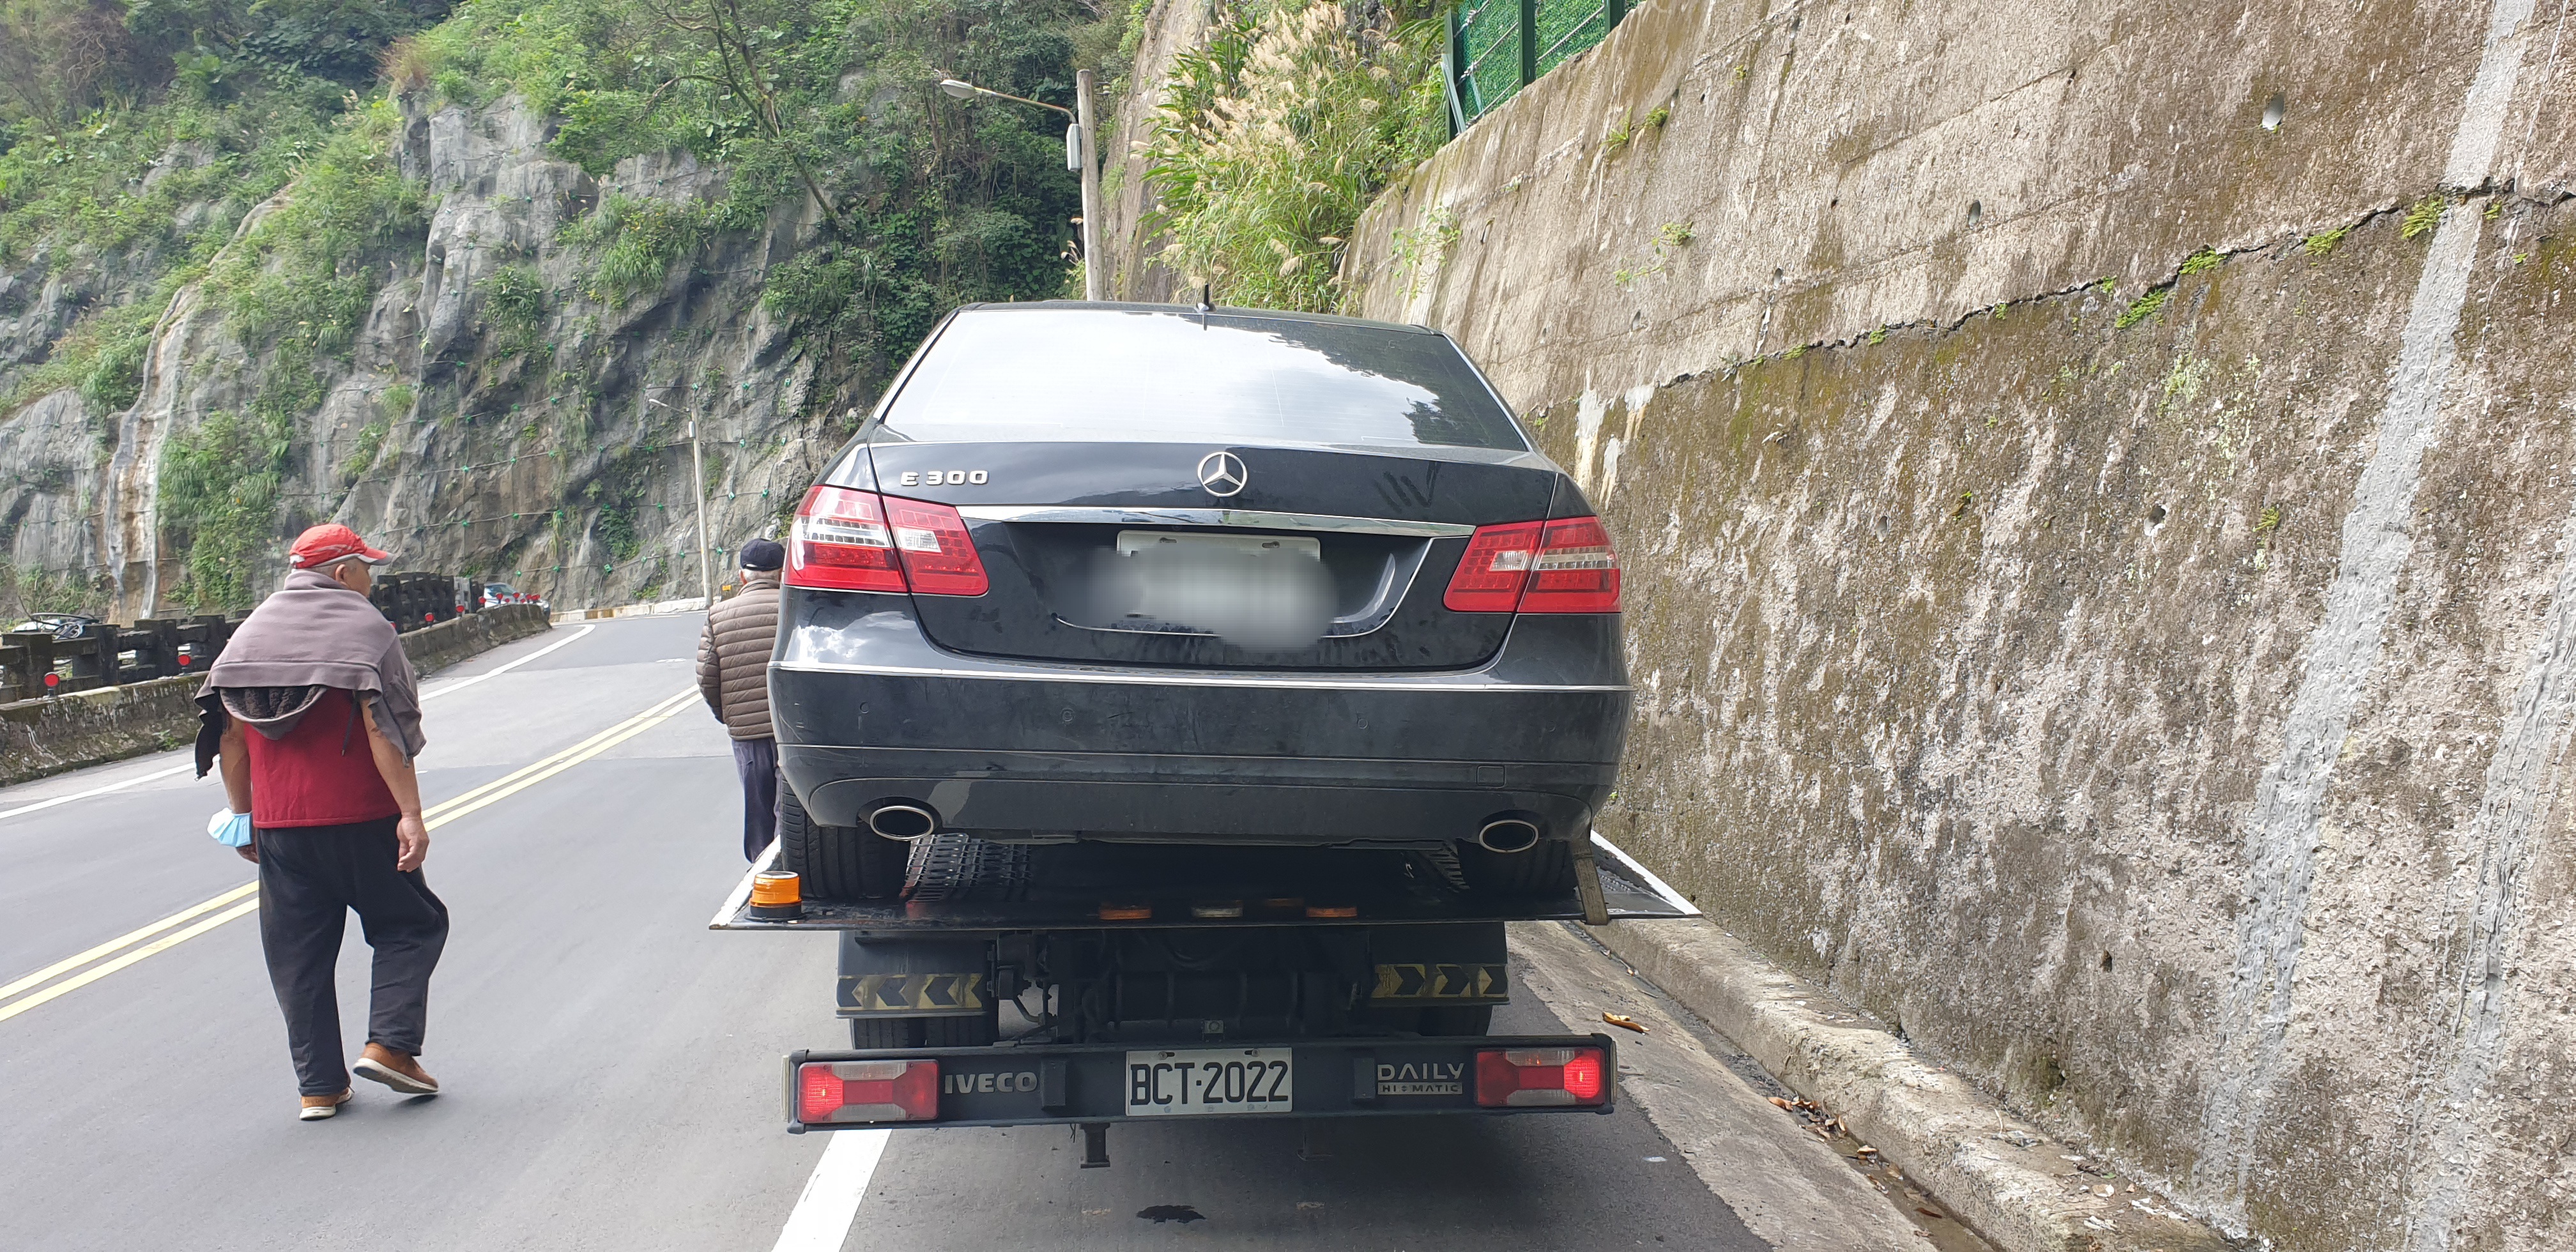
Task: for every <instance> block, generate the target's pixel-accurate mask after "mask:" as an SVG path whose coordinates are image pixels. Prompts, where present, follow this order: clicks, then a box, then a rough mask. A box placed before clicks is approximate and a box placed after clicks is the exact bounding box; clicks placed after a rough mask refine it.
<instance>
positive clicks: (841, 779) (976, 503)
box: [770, 303, 1629, 899]
mask: <svg viewBox="0 0 2576 1252" xmlns="http://www.w3.org/2000/svg"><path fill="white" fill-rule="evenodd" d="M787 538H788V544H787V549H788V557H787V567H786V573H785V590H784V592H783V598H782V600H781V602H780V619H779V641H778V649H777V652H776V654H775V659H774V662H773V665H772V667H771V670H770V693H771V694H770V707H771V708H772V709H773V710H774V711H775V718H776V721H777V730H778V743H779V762H780V767H781V769H782V771H783V772H784V774H785V776H786V780H787V783H788V787H787V788H786V794H785V795H784V796H783V798H782V803H781V828H780V838H781V843H782V852H783V854H784V858H785V861H786V863H787V867H788V868H790V869H795V870H798V871H799V872H800V873H802V874H803V875H804V877H805V890H806V892H807V893H808V894H809V895H813V896H816V897H817V898H842V899H860V898H871V897H883V896H886V895H889V894H891V893H893V892H894V891H895V890H897V889H898V888H899V887H900V885H901V881H902V874H903V866H904V854H905V847H904V843H903V841H905V840H911V839H918V838H921V837H923V836H927V835H930V834H933V833H938V832H957V833H962V834H968V835H973V836H975V837H977V838H979V839H983V840H991V841H998V842H1002V843H1056V842H1067V841H1093V840H1099V841H1113V842H1127V843H1172V844H1221V845H1227V844H1230V845H1288V846H1306V847H1351V848H1381V849H1384V848H1399V849H1422V850H1433V851H1454V852H1455V862H1454V863H1455V864H1456V866H1457V868H1458V871H1459V872H1460V874H1461V875H1462V876H1463V877H1464V879H1465V881H1466V883H1467V885H1468V886H1469V888H1470V889H1472V890H1476V891H1490V892H1505V893H1510V892H1540V891H1546V892H1555V891H1560V890H1563V889H1566V888H1567V887H1568V886H1569V885H1570V884H1571V883H1572V881H1573V878H1572V875H1573V862H1572V859H1571V858H1572V851H1573V848H1574V846H1575V843H1576V841H1578V840H1584V839H1587V838H1588V836H1589V832H1590V827H1591V821H1592V815H1593V811H1594V810H1595V809H1596V808H1597V807H1598V806H1599V805H1600V804H1601V802H1602V801H1603V799H1604V798H1605V797H1606V796H1607V795H1608V793H1609V790H1610V788H1611V785H1612V781H1613V777H1614V774H1615V772H1616V769H1617V764H1618V760H1619V749H1620V743H1621V739H1622V737H1623V735H1624V731H1625V725H1626V720H1627V713H1628V704H1629V688H1628V682H1627V674H1626V670H1625V667H1624V664H1623V661H1622V657H1621V648H1620V638H1619V566H1618V561H1617V558H1616V557H1615V556H1614V554H1613V553H1612V551H1611V545H1610V539H1609V535H1608V534H1607V532H1605V531H1604V529H1603V527H1602V524H1601V521H1600V519H1599V518H1598V517H1596V516H1595V515H1594V513H1593V510H1592V508H1591V506H1590V505H1589V504H1587V503H1586V502H1585V500H1584V497H1583V493H1582V492H1581V491H1580V490H1579V489H1578V488H1577V487H1576V485H1575V483H1574V481H1573V480H1572V479H1571V478H1569V477H1568V476H1567V475H1566V473H1565V472H1564V471H1563V470H1562V469H1560V468H1559V467H1558V466H1557V465H1556V464H1555V463H1554V462H1552V461H1550V460H1549V459H1548V458H1547V457H1546V456H1544V455H1542V454H1540V453H1539V452H1538V451H1537V450H1536V449H1534V448H1533V447H1532V446H1531V444H1530V441H1529V439H1528V437H1527V435H1526V434H1525V433H1524V432H1523V431H1522V429H1521V428H1520V426H1519V425H1518V424H1517V423H1516V422H1515V421H1514V419H1513V417H1512V415H1511V413H1510V411H1509V410H1508V409H1507V408H1506V407H1505V406H1504V404H1503V403H1502V401H1501V400H1500V399H1499V398H1498V397H1497V396H1496V395H1495V393H1494V390H1493V388H1492V387H1491V386H1489V385H1488V384H1487V383H1486V381H1485V380H1484V378H1483V377H1482V376H1481V375H1480V374H1479V373H1478V372H1477V370H1476V368H1475V367H1474V366H1473V365H1472V364H1470V363H1469V362H1468V360H1467V358H1466V357H1465V355H1464V354H1462V353H1461V352H1460V351H1459V349H1458V347H1457V345H1456V344H1454V343H1452V342H1451V341H1450V340H1449V339H1448V338H1447V337H1446V336H1444V335H1442V334H1440V333H1438V332H1435V331H1431V330H1426V329H1423V328H1421V327H1416V326H1396V325H1388V324H1382V323H1375V322H1362V321H1355V320H1350V319H1345V318H1335V317H1325V316H1317V315H1308V314H1293V313H1273V312H1259V311H1250V310H1232V309H1218V310H1204V311H1203V310H1193V309H1187V308H1179V307H1172V306H1146V305H1114V304H1074V303H1046V304H1027V305H983V306H975V307H969V308H965V309H961V310H959V311H958V312H956V313H955V314H953V315H951V316H950V317H949V318H948V319H947V320H946V321H944V322H943V323H941V325H940V326H939V327H938V329H936V330H935V331H933V332H932V334H931V335H930V337H929V339H928V340H927V341H926V342H925V343H924V344H923V346H922V348H921V349H920V351H919V352H917V353H916V354H915V355H914V357H913V359H912V361H911V362H910V364H908V365H907V366H906V367H905V369H904V370H903V372H902V373H901V374H900V375H899V376H898V377H897V378H896V380H895V381H894V383H893V384H892V385H891V387H890V388H889V389H888V393H887V395H886V397H885V398H884V399H883V401H882V402H880V404H879V405H878V407H877V409H876V411H875V412H874V413H873V414H871V415H870V417H869V418H868V420H867V421H866V423H865V424H864V425H863V426H862V427H861V429H860V431H859V433H858V435H857V437H856V438H855V439H854V440H853V441H852V442H851V444H850V445H849V447H848V448H847V449H845V450H844V451H843V452H842V453H841V454H840V455H839V456H838V457H837V458H836V459H835V460H834V461H833V463H832V465H831V466H830V468H829V470H828V471H827V472H826V473H825V474H824V476H823V478H822V480H821V481H820V482H819V483H818V484H817V485H815V486H814V487H813V488H812V489H811V491H809V492H808V493H807V495H806V497H805V499H804V502H803V504H802V505H801V506H800V507H799V508H798V510H797V514H796V519H795V522H794V524H793V526H792V528H791V532H790V534H789V535H788V537H787ZM1441 860H1442V863H1444V864H1447V863H1450V862H1449V860H1448V858H1447V857H1445V856H1443V857H1442V858H1441Z"/></svg>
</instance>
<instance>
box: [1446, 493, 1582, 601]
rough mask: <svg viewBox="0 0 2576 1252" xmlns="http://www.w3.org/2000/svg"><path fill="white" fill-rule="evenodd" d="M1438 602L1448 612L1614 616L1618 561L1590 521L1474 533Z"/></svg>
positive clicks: (1517, 524) (1533, 524)
mask: <svg viewBox="0 0 2576 1252" xmlns="http://www.w3.org/2000/svg"><path fill="white" fill-rule="evenodd" d="M1440 603H1441V604H1442V605H1443V606H1444V607H1446V608H1447V609H1448V610H1449V611H1450V612H1452V613H1511V612H1521V613H1616V612H1618V611H1619V557H1618V554H1616V553H1614V552H1612V551H1611V550H1610V532H1609V531H1608V530H1606V529H1604V528H1603V527H1602V525H1601V519H1600V518H1597V517H1569V518H1565V519H1563V520H1561V521H1554V522H1509V523H1506V524H1504V525H1500V526H1479V527H1477V528H1476V533H1475V534H1474V535H1473V536H1470V537H1469V538H1468V540H1467V553H1466V555H1465V556H1462V557H1460V558H1459V559H1458V570H1457V572H1456V573H1454V574H1451V575H1450V576H1449V591H1448V594H1446V595H1444V596H1442V597H1441V599H1440Z"/></svg>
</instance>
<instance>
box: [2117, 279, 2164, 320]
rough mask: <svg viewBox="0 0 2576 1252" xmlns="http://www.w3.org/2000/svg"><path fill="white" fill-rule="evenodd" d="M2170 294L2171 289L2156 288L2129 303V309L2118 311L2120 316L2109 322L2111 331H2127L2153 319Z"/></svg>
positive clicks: (2162, 307)
mask: <svg viewBox="0 0 2576 1252" xmlns="http://www.w3.org/2000/svg"><path fill="white" fill-rule="evenodd" d="M2172 294H2173V288H2171V287H2158V288H2156V289H2155V290H2153V291H2150V292H2148V293H2147V294H2145V295H2143V296H2140V297H2138V298H2137V299H2135V300H2132V301H2130V302H2129V307H2127V308H2125V309H2122V310H2120V316H2118V317H2116V318H2113V319H2112V320H2111V327H2112V329H2114V330H2127V329H2128V328H2130V327H2132V326H2135V325H2137V324H2138V323H2140V322H2143V321H2145V320H2147V319H2148V318H2151V317H2154V316H2155V315H2156V314H2157V313H2159V312H2161V311H2162V310H2163V309H2164V307H2165V297H2167V296H2170V295H2172Z"/></svg>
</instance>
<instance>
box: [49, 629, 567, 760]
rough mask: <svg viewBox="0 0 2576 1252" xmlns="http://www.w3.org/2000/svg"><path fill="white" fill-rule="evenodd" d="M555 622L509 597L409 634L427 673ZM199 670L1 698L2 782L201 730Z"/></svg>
mask: <svg viewBox="0 0 2576 1252" xmlns="http://www.w3.org/2000/svg"><path fill="white" fill-rule="evenodd" d="M551 629H553V626H552V625H551V624H550V623H549V622H548V621H547V620H546V612H545V610H544V609H541V608H539V607H537V606H536V605H533V604H505V605H499V606H496V607H494V608H491V609H487V610H485V611H483V612H481V613H473V614H468V615H466V616H464V617H460V618H457V619H455V620H453V621H446V622H440V623H439V624H437V625H435V626H430V627H427V628H424V629H421V630H416V631H413V632H412V633H410V634H408V635H404V636H403V637H402V643H403V653H404V654H405V655H407V656H409V657H410V658H411V663H412V666H413V668H415V669H417V670H419V671H420V672H421V673H423V674H427V673H430V672H432V671H435V670H438V669H442V668H445V667H446V666H449V665H453V664H455V663H457V662H458V661H462V660H464V659H465V658H467V657H470V656H473V655H474V654H476V653H478V652H484V651H488V650H490V649H492V648H496V647H499V646H501V645H502V644H505V643H508V642H510V641H511V640H513V639H524V638H527V637H528V636H530V635H534V634H540V633H542V632H544V631H547V630H551ZM204 681H205V680H204V679H203V678H202V677H199V676H195V675H183V676H181V677H178V678H161V679H155V680H153V681H151V682H147V683H134V684H131V685H129V686H124V687H101V688H99V689H97V690H95V691H81V692H75V693H73V694H71V695H67V696H57V697H55V698H53V699H50V700H21V701H19V702H17V703H15V704H0V786H8V785H11V784H15V783H22V782H26V781H27V780H29V779H31V778H42V777H44V776H45V775H47V774H59V773H62V772H63V771H65V770H73V769H80V768H82V767H84V766H89V765H98V764H101V763H103V762H107V761H118V760H123V759H124V758H126V757H129V756H141V755H143V754H144V753H147V752H161V751H166V750H168V749H171V748H176V747H181V746H184V745H186V744H188V743H191V742H193V741H194V740H195V739H196V737H197V706H196V694H197V688H198V687H199V685H201V684H202V683H203V682H204Z"/></svg>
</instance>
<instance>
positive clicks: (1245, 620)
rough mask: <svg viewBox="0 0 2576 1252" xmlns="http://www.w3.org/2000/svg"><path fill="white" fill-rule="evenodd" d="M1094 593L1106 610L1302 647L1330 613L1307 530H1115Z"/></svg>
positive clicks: (1244, 640) (1316, 549)
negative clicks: (1114, 544)
mask: <svg viewBox="0 0 2576 1252" xmlns="http://www.w3.org/2000/svg"><path fill="white" fill-rule="evenodd" d="M1111 565H1113V566H1114V567H1116V569H1115V571H1114V572H1112V573H1110V575H1109V576H1108V577H1107V578H1105V579H1104V580H1103V585H1102V587H1101V593H1102V594H1103V595H1105V596H1106V597H1107V599H1108V601H1109V607H1110V608H1111V615H1112V616H1117V617H1124V618H1127V619H1131V620H1142V621H1147V622H1169V623H1176V624H1179V625H1182V626H1186V627H1190V628H1193V629H1196V630H1202V631H1207V632H1210V633H1212V634H1215V635H1217V636H1219V637H1220V638H1223V639H1225V640H1226V641H1228V642H1230V643H1235V644H1239V645H1242V646H1245V647H1254V648H1302V647H1306V646H1308V645H1311V644H1313V643H1314V642H1315V640H1316V638H1317V637H1319V636H1321V635H1322V634H1323V633H1324V627H1325V626H1326V624H1327V623H1329V622H1330V621H1331V619H1332V605H1333V590H1332V580H1331V578H1329V577H1328V576H1327V575H1326V574H1325V573H1324V549H1323V545H1322V543H1320V542H1319V541H1317V540H1316V538H1315V537H1314V536H1312V535H1221V534H1220V535H1211V534H1205V533H1200V534H1192V533H1189V532H1187V531H1168V530H1122V531H1119V532H1118V555H1117V557H1116V558H1113V560H1112V561H1111Z"/></svg>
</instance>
